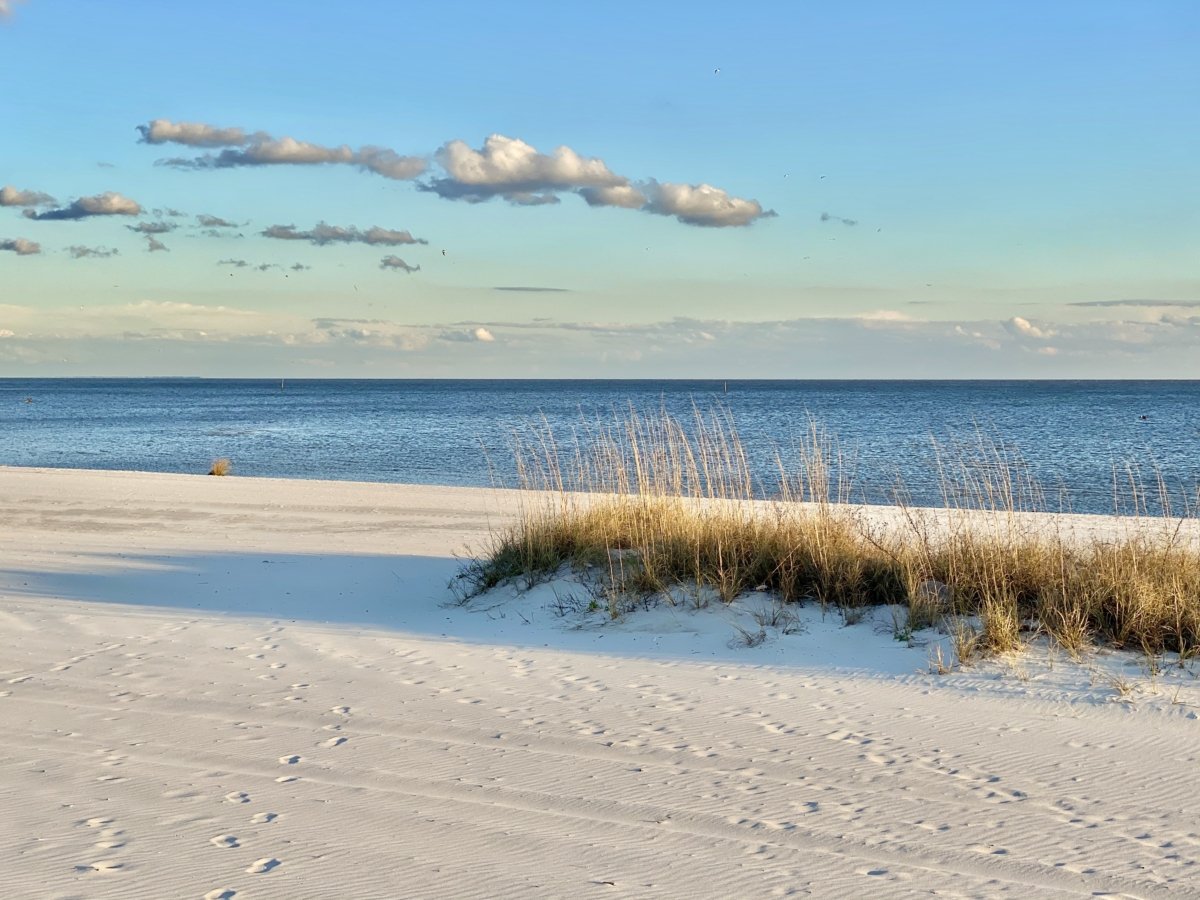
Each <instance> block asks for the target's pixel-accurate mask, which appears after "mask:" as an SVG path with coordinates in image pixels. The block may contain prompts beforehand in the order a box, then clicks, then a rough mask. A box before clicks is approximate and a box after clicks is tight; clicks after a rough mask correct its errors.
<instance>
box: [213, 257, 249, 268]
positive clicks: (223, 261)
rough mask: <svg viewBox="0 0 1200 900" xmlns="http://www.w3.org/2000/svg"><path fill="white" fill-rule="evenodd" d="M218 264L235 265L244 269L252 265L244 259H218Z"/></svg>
mask: <svg viewBox="0 0 1200 900" xmlns="http://www.w3.org/2000/svg"><path fill="white" fill-rule="evenodd" d="M217 265H218V266H233V267H234V268H235V269H244V268H246V266H248V265H250V263H248V262H246V261H245V260H244V259H219V260H217Z"/></svg>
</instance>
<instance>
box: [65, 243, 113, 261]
mask: <svg viewBox="0 0 1200 900" xmlns="http://www.w3.org/2000/svg"><path fill="white" fill-rule="evenodd" d="M67 252H68V253H70V254H71V259H88V258H91V257H94V258H96V259H108V257H110V256H116V255H117V250H116V248H113V247H85V246H83V245H82V244H73V245H71V246H70V247H68V248H67Z"/></svg>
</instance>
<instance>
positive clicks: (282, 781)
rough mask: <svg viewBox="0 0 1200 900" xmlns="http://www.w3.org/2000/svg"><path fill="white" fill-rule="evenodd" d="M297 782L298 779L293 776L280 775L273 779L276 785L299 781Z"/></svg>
mask: <svg viewBox="0 0 1200 900" xmlns="http://www.w3.org/2000/svg"><path fill="white" fill-rule="evenodd" d="M299 780H300V779H299V778H298V777H296V776H295V775H280V776H279V777H278V778H276V779H275V783H276V784H291V783H292V782H293V781H299Z"/></svg>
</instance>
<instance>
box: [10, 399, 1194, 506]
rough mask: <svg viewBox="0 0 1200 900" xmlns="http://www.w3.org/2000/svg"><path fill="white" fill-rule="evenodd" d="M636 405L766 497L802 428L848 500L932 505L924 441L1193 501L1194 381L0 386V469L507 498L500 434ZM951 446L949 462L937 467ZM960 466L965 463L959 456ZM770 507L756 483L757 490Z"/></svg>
mask: <svg viewBox="0 0 1200 900" xmlns="http://www.w3.org/2000/svg"><path fill="white" fill-rule="evenodd" d="M631 406H632V407H633V408H636V409H637V410H639V411H640V412H646V413H650V412H655V411H657V410H662V409H665V410H666V411H668V412H670V413H672V414H675V415H678V416H680V417H683V418H685V419H690V418H691V416H692V412H693V409H697V408H698V409H700V410H701V411H709V410H713V409H719V408H724V409H727V410H728V411H729V413H730V414H731V415H732V417H733V419H734V421H735V422H736V423H737V426H738V431H739V434H740V436H741V439H742V441H743V443H744V444H745V446H746V449H747V453H748V455H749V457H750V459H751V462H752V465H753V466H754V469H755V473H756V475H759V476H760V477H761V479H762V482H763V484H764V485H768V486H769V485H771V484H774V483H776V481H777V472H778V469H777V464H776V457H777V454H779V455H782V456H783V458H784V459H785V461H786V460H787V459H788V458H789V454H790V451H791V449H792V448H794V447H795V446H796V442H797V441H798V440H800V439H802V438H804V437H805V435H806V434H807V432H808V430H809V423H810V422H815V423H816V424H817V425H818V427H819V428H821V429H822V430H824V431H825V432H826V433H827V434H829V435H830V436H831V437H832V438H835V439H836V441H837V443H838V446H839V447H840V450H841V455H842V457H843V460H844V465H845V467H846V469H847V470H848V471H849V473H850V475H851V479H852V484H853V499H856V500H859V501H862V502H868V503H888V502H893V501H894V498H895V493H894V491H895V486H896V485H897V483H899V482H902V483H903V484H904V486H905V489H906V491H907V493H908V495H909V498H910V499H911V500H912V501H913V502H915V503H918V504H921V505H937V504H939V503H940V502H941V500H942V492H941V478H940V476H939V474H938V467H937V460H938V455H939V451H938V449H937V448H938V447H940V448H941V455H942V457H943V459H944V458H945V456H946V450H947V448H955V447H959V448H961V447H962V446H964V445H973V444H975V443H976V442H977V441H979V440H980V439H982V440H983V441H984V442H985V443H989V444H993V445H995V446H996V447H999V448H1000V449H1001V451H1002V452H1003V453H1004V454H1005V455H1007V456H1008V458H1009V459H1010V460H1011V461H1013V464H1014V465H1015V466H1016V467H1017V469H1018V470H1019V471H1020V473H1021V476H1022V477H1025V476H1028V477H1029V478H1030V479H1033V480H1036V482H1037V483H1039V484H1040V485H1041V487H1042V489H1043V491H1044V493H1045V497H1046V506H1047V507H1049V508H1053V509H1070V510H1074V511H1076V512H1097V513H1112V512H1114V511H1116V510H1118V509H1119V511H1122V512H1129V511H1132V510H1130V509H1129V508H1127V506H1126V507H1117V506H1114V477H1115V478H1116V480H1117V482H1118V484H1119V486H1120V487H1119V489H1118V490H1117V491H1116V493H1117V494H1118V495H1121V496H1122V498H1123V499H1122V501H1121V503H1122V504H1128V503H1129V497H1128V494H1129V491H1128V490H1127V489H1126V488H1125V487H1124V485H1125V484H1127V482H1128V471H1129V467H1130V466H1133V467H1135V470H1136V472H1138V473H1140V478H1141V480H1142V482H1143V483H1144V484H1146V485H1147V486H1148V487H1150V488H1152V491H1151V493H1152V494H1153V495H1154V496H1152V497H1150V498H1149V500H1148V502H1147V505H1148V511H1150V512H1160V511H1161V509H1160V508H1159V507H1158V506H1157V496H1158V494H1159V488H1158V480H1159V478H1160V476H1161V483H1162V484H1163V485H1164V486H1165V488H1166V492H1167V496H1168V497H1169V499H1170V502H1171V504H1172V509H1173V511H1175V512H1180V511H1182V510H1183V509H1184V508H1185V506H1187V507H1190V508H1194V507H1195V506H1196V505H1197V500H1198V493H1197V489H1198V486H1200V382H1194V381H729V382H721V381H532V380H528V381H526V380H522V381H507V380H506V381H499V380H497V381H466V380H463V381H443V380H437V381H422V380H378V381H363V380H354V381H349V380H347V381H338V380H296V381H293V380H288V381H286V382H280V381H271V380H233V379H212V380H210V379H123V378H122V379H112V378H76V379H0V464H5V465H15V466H52V467H66V468H88V469H133V470H142V471H153V472H186V473H204V472H207V471H208V468H209V466H210V464H211V462H212V460H213V459H214V458H216V457H220V456H226V457H230V458H231V459H232V460H233V464H234V474H235V475H258V476H268V477H276V478H321V479H342V480H355V481H383V482H412V483H421V484H449V485H477V486H487V485H493V484H500V485H505V486H509V485H512V484H514V469H513V462H512V455H511V449H510V448H511V438H512V435H513V433H514V432H518V431H521V430H523V429H529V428H530V427H531V426H535V425H537V423H539V422H541V421H542V420H543V418H544V421H545V422H546V423H548V424H549V425H550V427H551V428H553V429H554V430H555V431H556V432H558V433H560V434H563V435H567V434H569V432H570V429H571V427H572V426H577V425H578V424H580V423H581V422H582V421H592V422H594V421H596V420H597V419H598V418H599V419H601V420H606V421H609V422H611V421H613V419H614V416H616V415H620V414H622V413H624V412H626V411H628V410H629V409H630V407H631ZM957 452H960V451H958V450H952V452H951V455H952V456H953V455H954V453H957ZM967 452H968V453H969V452H971V451H969V450H968V451H967ZM765 490H767V492H768V493H769V488H765Z"/></svg>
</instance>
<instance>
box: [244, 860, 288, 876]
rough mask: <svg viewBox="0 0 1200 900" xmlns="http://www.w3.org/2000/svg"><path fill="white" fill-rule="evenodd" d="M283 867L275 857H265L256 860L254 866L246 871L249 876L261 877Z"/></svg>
mask: <svg viewBox="0 0 1200 900" xmlns="http://www.w3.org/2000/svg"><path fill="white" fill-rule="evenodd" d="M280 865H283V864H282V863H281V862H280V861H279V860H277V859H276V858H275V857H273V856H264V857H263V858H262V859H259V860H255V862H254V864H253V865H252V866H250V868H248V869H247V870H246V874H247V875H261V874H262V873H264V872H270V871H271V870H272V869H274V868H276V867H277V866H280Z"/></svg>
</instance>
